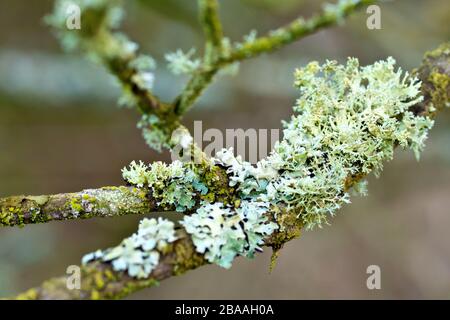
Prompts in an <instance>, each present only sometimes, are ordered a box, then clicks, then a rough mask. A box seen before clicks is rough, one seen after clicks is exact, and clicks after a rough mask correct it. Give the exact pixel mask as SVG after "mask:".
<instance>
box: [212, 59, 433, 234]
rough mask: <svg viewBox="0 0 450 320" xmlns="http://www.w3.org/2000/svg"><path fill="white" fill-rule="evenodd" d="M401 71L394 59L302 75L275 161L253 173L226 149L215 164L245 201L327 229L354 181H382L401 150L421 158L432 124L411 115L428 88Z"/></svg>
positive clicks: (331, 65)
mask: <svg viewBox="0 0 450 320" xmlns="http://www.w3.org/2000/svg"><path fill="white" fill-rule="evenodd" d="M394 65H395V61H394V59H392V58H388V59H387V60H386V61H379V62H376V63H374V64H373V65H369V66H366V67H360V66H359V62H358V60H357V59H355V58H349V59H348V61H347V64H346V65H338V64H337V63H336V62H334V61H328V62H327V63H325V64H324V65H322V66H320V65H319V64H318V63H317V62H312V63H310V64H308V65H307V66H306V67H305V68H302V69H298V70H297V71H296V73H295V77H296V81H295V85H296V87H297V88H298V90H299V92H300V98H299V99H298V100H297V104H296V105H295V107H294V111H295V114H294V115H293V116H292V118H291V119H290V121H288V122H284V128H285V129H284V132H283V133H284V138H283V139H282V140H281V141H279V142H278V143H277V144H276V145H275V147H274V150H273V151H272V153H271V154H270V156H269V157H268V158H267V159H264V160H262V161H260V162H259V163H258V164H257V166H256V167H254V166H252V165H251V164H250V163H247V162H245V161H242V159H241V158H240V157H239V156H238V157H235V156H234V154H233V151H232V150H222V151H220V152H219V153H218V154H217V155H216V158H215V160H214V161H215V163H216V164H218V165H221V166H223V167H225V168H226V169H227V173H228V175H229V176H230V186H233V187H235V188H237V190H238V192H239V193H240V196H241V197H242V198H244V199H246V198H247V199H255V200H259V201H264V202H268V203H271V204H274V205H284V206H286V207H287V208H288V209H289V210H294V211H297V212H298V218H299V219H301V221H302V223H303V224H304V225H305V227H306V228H307V229H311V228H313V227H315V226H321V225H322V224H324V223H327V221H328V218H329V217H330V216H332V215H334V213H335V212H336V211H337V209H339V208H340V207H341V205H342V204H344V203H347V202H349V195H348V193H347V192H346V187H347V184H348V177H352V176H356V175H360V174H363V175H366V174H368V173H370V172H375V174H376V175H378V174H379V172H380V171H381V169H382V167H383V162H384V161H386V160H390V159H392V157H393V151H394V147H395V146H396V145H400V146H401V147H404V148H406V147H409V148H411V149H412V150H413V151H414V153H415V155H416V157H417V158H418V157H419V154H420V151H421V150H422V148H423V146H424V141H425V139H426V137H427V131H428V130H429V129H430V128H431V127H432V125H433V121H432V120H431V119H430V118H428V117H422V116H415V115H414V114H413V113H412V112H410V111H409V108H410V107H411V106H413V105H415V104H417V103H418V102H420V101H421V100H422V96H421V95H420V86H421V83H420V82H419V81H418V80H417V79H416V78H412V77H410V76H409V75H408V74H407V73H406V74H403V73H402V71H401V70H400V69H399V70H395V69H394ZM359 186H361V185H359ZM361 190H362V191H364V189H361Z"/></svg>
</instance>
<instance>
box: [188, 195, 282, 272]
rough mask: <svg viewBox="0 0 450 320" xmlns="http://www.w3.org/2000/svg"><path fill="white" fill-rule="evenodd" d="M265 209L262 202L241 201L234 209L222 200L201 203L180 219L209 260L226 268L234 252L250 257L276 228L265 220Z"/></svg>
mask: <svg viewBox="0 0 450 320" xmlns="http://www.w3.org/2000/svg"><path fill="white" fill-rule="evenodd" d="M266 212H267V205H266V204H265V203H263V202H252V201H243V202H242V203H241V205H240V207H239V208H236V209H235V210H234V209H233V208H230V207H227V206H224V205H223V204H222V203H214V204H210V203H204V204H203V205H202V206H201V207H200V208H199V209H197V211H196V213H194V214H192V215H190V216H185V217H184V219H183V221H181V222H180V223H181V224H182V225H183V226H184V227H185V229H186V231H187V232H188V233H189V234H190V235H191V237H192V241H193V242H194V245H195V247H196V250H197V251H198V252H200V253H202V254H204V255H205V258H206V259H207V260H208V261H209V262H212V263H216V264H218V265H219V266H222V267H224V268H229V267H231V263H232V262H233V260H234V258H235V257H236V256H237V255H242V256H246V257H249V258H252V257H253V256H254V254H255V252H256V251H261V250H262V249H261V247H260V246H261V245H262V244H263V243H264V239H265V238H266V237H267V236H268V235H270V234H271V233H272V232H273V231H274V230H275V229H277V228H278V226H277V225H276V224H275V223H273V222H269V221H268V219H267V216H265V213H266Z"/></svg>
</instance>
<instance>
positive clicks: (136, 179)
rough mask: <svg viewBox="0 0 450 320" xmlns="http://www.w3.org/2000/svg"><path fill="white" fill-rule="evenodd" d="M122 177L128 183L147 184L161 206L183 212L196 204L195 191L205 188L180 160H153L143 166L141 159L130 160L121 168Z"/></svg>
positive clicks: (140, 185)
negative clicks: (128, 164)
mask: <svg viewBox="0 0 450 320" xmlns="http://www.w3.org/2000/svg"><path fill="white" fill-rule="evenodd" d="M122 174H123V178H124V179H125V180H126V181H127V182H129V183H130V184H133V185H136V186H139V187H142V186H145V187H148V188H149V189H150V191H151V195H152V197H153V198H154V199H156V200H157V201H158V205H159V206H161V207H168V208H170V207H175V210H176V211H179V212H183V211H186V210H188V209H192V208H193V207H194V205H195V204H196V199H195V197H196V195H197V194H199V195H205V194H206V193H207V192H208V188H207V187H206V185H205V184H204V183H203V182H202V181H201V180H200V177H199V176H198V175H197V174H196V173H195V172H194V171H193V170H192V169H190V168H189V167H188V166H187V165H186V164H183V163H182V162H181V161H174V162H172V163H171V164H170V165H167V164H165V163H163V162H154V163H152V164H151V165H149V166H146V165H145V164H144V163H143V162H140V163H139V164H137V163H136V162H134V161H133V162H132V163H131V165H130V167H129V168H124V169H123V170H122Z"/></svg>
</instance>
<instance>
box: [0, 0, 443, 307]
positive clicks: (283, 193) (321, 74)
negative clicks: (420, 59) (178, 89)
mask: <svg viewBox="0 0 450 320" xmlns="http://www.w3.org/2000/svg"><path fill="white" fill-rule="evenodd" d="M373 2H375V1H372V0H339V1H338V2H337V3H336V4H335V5H327V6H325V7H324V10H323V12H322V13H320V14H318V15H315V16H313V17H312V18H310V19H302V18H299V19H296V20H294V21H293V22H292V23H290V24H288V25H286V26H284V27H282V28H279V29H276V30H274V31H271V32H269V33H268V34H267V35H265V36H261V37H257V34H256V32H255V31H252V32H251V33H250V34H249V35H248V36H246V37H244V40H243V42H241V43H239V42H237V43H232V42H231V40H230V39H228V38H226V37H224V35H223V31H222V26H221V24H220V19H219V15H218V2H217V0H199V10H200V20H201V22H202V25H203V29H204V32H205V36H206V47H205V55H204V57H203V58H196V57H194V54H195V50H191V51H188V52H187V53H183V52H182V51H181V50H179V51H176V52H175V53H173V54H167V55H166V59H167V60H168V62H169V65H168V67H169V69H170V70H171V71H172V72H173V73H175V74H190V75H191V80H190V81H189V82H188V84H187V85H186V88H185V89H184V90H183V92H182V93H181V94H180V95H179V97H177V99H176V100H175V101H174V102H173V103H170V104H166V103H162V102H161V101H159V99H157V98H156V97H155V96H154V95H153V93H152V87H153V82H154V75H153V70H154V69H155V67H156V64H155V61H154V60H153V59H152V58H151V57H150V56H145V55H141V54H139V53H138V46H137V44H135V43H133V42H131V41H130V40H128V39H127V37H126V36H125V35H123V34H122V33H120V32H118V31H117V29H118V27H119V24H120V21H121V18H122V16H123V11H122V8H121V6H120V5H121V3H122V1H120V0H111V1H108V0H74V1H67V0H57V1H56V4H55V10H54V13H53V15H51V16H49V17H48V18H47V22H48V23H49V24H51V25H52V26H54V27H55V29H56V31H57V34H58V36H59V38H60V40H61V42H62V44H63V46H64V47H65V48H66V49H69V50H77V51H82V52H84V53H85V54H87V55H88V56H89V57H91V58H92V59H93V60H95V61H97V62H100V63H102V64H104V65H106V66H107V67H108V68H109V70H110V71H111V72H112V73H113V74H114V75H115V76H116V77H117V78H118V79H119V81H120V82H121V84H122V88H123V93H124V95H123V96H122V98H121V99H120V103H121V104H122V105H127V106H130V107H136V108H137V109H139V110H140V111H141V112H142V114H143V116H142V119H141V121H140V122H139V124H138V127H139V128H141V129H142V131H143V135H144V138H145V140H146V141H147V143H148V144H149V145H150V146H151V147H153V148H154V149H157V150H161V149H162V148H163V147H168V148H171V149H172V150H174V149H175V148H176V147H178V145H181V147H182V148H181V149H182V150H184V151H185V150H189V149H190V148H191V147H193V146H194V144H193V142H192V137H191V136H190V134H189V133H188V132H187V130H186V129H185V128H184V127H182V126H180V124H179V119H180V117H181V116H182V114H183V113H185V112H186V111H187V110H188V109H189V108H190V106H192V104H193V103H194V102H195V101H196V99H197V98H198V97H199V96H200V95H201V93H202V92H203V90H204V89H205V88H206V87H207V86H208V85H209V84H210V83H211V82H212V80H213V79H214V77H215V75H216V74H219V73H223V72H224V71H226V68H227V67H233V66H236V63H237V62H239V61H241V60H244V59H248V58H252V57H255V56H256V55H259V54H261V53H264V52H270V51H273V50H275V49H277V48H279V47H281V46H283V45H286V44H288V43H291V42H293V41H295V40H297V39H299V38H301V37H303V36H306V35H308V34H311V33H312V32H314V31H317V30H319V29H321V28H323V27H326V26H330V25H331V24H335V23H341V22H342V21H343V19H344V18H345V17H346V16H347V15H348V14H349V13H351V12H353V11H354V10H356V9H357V8H359V7H361V6H363V5H365V4H371V3H373ZM69 3H75V4H77V5H79V7H80V8H81V12H82V18H83V28H82V29H81V30H71V31H68V30H67V28H66V26H65V22H66V12H67V11H66V9H67V7H66V6H67V5H68V4H69ZM444 48H446V49H445V50H447V51H445V54H444V55H441V51H442V50H441V51H439V52H440V53H439V54H436V55H437V57H434V56H433V57H431V58H433V59H434V58H436V59H444V60H445V65H447V66H448V56H449V51H448V44H447V45H446V47H444ZM444 56H445V57H444ZM428 58H430V57H428ZM431 58H430V59H431ZM394 64H395V61H394V60H393V59H392V58H388V59H387V60H386V61H379V62H376V63H374V64H373V65H370V66H366V67H360V66H359V62H358V60H357V59H354V58H349V59H348V61H347V63H346V65H339V64H337V63H336V62H334V61H327V62H326V63H325V64H324V65H319V64H318V63H317V62H312V63H310V64H308V65H307V66H306V67H304V68H301V69H298V70H297V71H296V73H295V77H296V82H295V86H296V87H297V89H298V91H299V94H300V97H299V99H298V100H297V103H296V105H295V106H294V115H293V116H292V117H291V119H290V120H289V121H286V122H284V137H283V139H282V140H281V141H279V142H278V143H277V144H276V145H275V147H274V150H273V151H272V152H271V154H270V155H269V157H267V158H266V159H263V160H261V161H260V162H259V163H258V164H257V165H256V166H252V165H251V164H250V163H248V162H245V161H243V160H242V159H241V158H240V157H239V156H235V155H234V154H233V150H226V149H223V150H221V151H220V152H218V153H217V154H216V155H215V157H214V158H213V159H208V158H206V157H205V155H204V154H203V153H202V152H201V150H198V149H195V148H192V149H193V150H194V151H192V152H189V153H188V155H195V156H199V158H200V159H201V162H200V164H199V163H198V162H195V161H192V162H184V163H182V162H179V161H175V162H173V163H172V164H169V165H167V164H164V163H161V162H155V163H153V164H150V165H146V164H144V163H142V162H139V163H137V162H132V163H131V164H130V166H129V168H124V169H123V170H122V174H123V177H124V179H125V180H126V181H127V182H128V184H130V185H131V187H121V188H122V189H117V190H116V189H111V190H110V189H108V190H103V189H99V190H86V191H85V192H82V193H80V194H67V195H64V194H62V195H57V196H54V197H50V198H45V203H44V202H43V201H41V198H39V199H36V198H30V197H25V198H24V197H20V198H18V199H15V198H14V199H12V198H11V199H6V200H2V201H3V202H0V206H1V208H2V211H1V215H0V218H1V221H0V222H2V221H6V222H7V223H8V225H15V224H23V223H27V221H31V222H32V223H35V222H43V221H49V220H52V219H55V218H56V219H58V220H64V219H66V215H67V213H69V215H68V216H69V217H70V218H78V217H82V218H84V217H91V216H110V215H114V214H117V215H121V214H128V213H132V214H134V213H143V212H144V211H146V208H148V207H151V208H152V210H153V211H155V210H158V209H163V210H175V211H177V212H179V213H181V214H182V215H181V218H180V224H181V227H179V228H176V227H175V224H174V223H172V222H170V221H167V220H164V219H161V218H160V219H158V220H156V219H144V220H143V221H141V224H140V225H139V229H138V231H137V233H136V234H134V235H132V236H131V237H129V238H127V239H125V240H124V241H122V242H121V243H120V244H119V245H118V246H116V247H113V248H110V249H106V250H104V251H101V250H98V251H96V252H93V253H91V254H88V255H87V256H85V257H84V258H83V263H84V264H85V266H84V267H83V270H88V271H86V272H87V273H86V281H85V283H84V287H83V290H81V291H80V293H79V294H77V295H75V296H77V297H81V296H83V295H85V294H89V296H90V297H91V298H98V297H119V296H123V295H124V294H126V293H128V292H129V291H134V290H137V289H139V288H143V287H146V286H149V285H152V284H154V281H153V280H155V279H163V278H165V277H168V276H170V275H173V274H180V273H183V272H184V271H186V270H188V269H192V268H196V267H198V266H200V265H203V264H204V263H205V261H208V262H210V263H216V264H218V265H220V266H222V267H225V268H229V267H230V266H231V264H232V262H233V260H234V259H235V258H236V257H237V256H245V257H250V258H251V257H253V256H254V254H255V253H256V252H258V251H260V250H261V247H262V246H263V245H270V246H272V247H273V248H274V249H275V250H278V249H279V248H280V247H281V246H282V245H283V244H284V243H285V242H286V241H288V240H290V239H292V238H293V237H296V236H298V232H299V228H302V227H306V228H309V229H311V228H313V227H316V226H321V225H322V224H323V223H327V221H328V219H329V217H331V216H332V215H334V214H335V212H336V210H337V209H338V208H339V207H340V206H341V205H342V204H344V203H347V202H349V195H348V193H347V191H348V189H349V187H354V188H355V189H357V190H358V191H360V193H364V192H365V182H364V181H361V178H363V177H364V176H366V175H367V174H368V173H370V172H374V173H375V174H377V175H378V174H379V172H380V170H381V169H382V165H383V162H384V161H387V160H390V159H392V157H393V150H394V148H395V147H396V146H397V145H399V146H402V147H404V148H406V147H409V148H411V149H412V150H413V151H414V153H415V154H416V157H418V156H419V153H420V151H421V150H422V148H423V145H424V141H425V139H426V137H427V131H428V130H429V129H430V128H431V127H432V125H433V121H432V120H431V119H430V118H429V117H428V115H430V114H433V113H434V112H435V111H436V110H438V109H440V108H441V107H442V105H446V106H448V105H449V102H448V86H449V80H448V79H449V78H448V71H447V70H444V71H442V70H441V69H440V68H441V67H436V66H435V64H432V63H430V65H433V66H431V67H430V68H432V70H429V69H428V66H425V67H422V68H421V70H419V74H420V76H421V80H422V83H421V82H420V81H418V80H417V79H416V78H414V77H412V76H410V75H408V74H403V73H402V72H401V70H395V68H394ZM232 69H233V68H232ZM427 75H429V76H427ZM430 84H431V85H430ZM430 86H431V87H432V88H431V89H432V90H431V89H430V90H428V89H429V87H430ZM424 88H425V89H424ZM421 89H422V94H421V92H420V91H421ZM430 95H431V96H430ZM423 97H425V98H423ZM422 104H426V106H421V105H422ZM419 109H420V110H419ZM177 132H178V133H177ZM172 133H175V134H173V135H172ZM20 199H26V201H25V203H24V202H23V201H22V200H20ZM60 199H64V201H63V202H62V204H63V205H62V207H61V208H60V207H55V206H54V204H55V205H59V204H60V203H61V201H60ZM99 199H100V200H101V201H99ZM19 200H20V203H18V201H19ZM5 201H6V202H5ZM11 201H12V202H11ZM3 203H5V204H6V206H4V205H3ZM108 203H109V204H108ZM12 204H13V205H14V206H13V205H12ZM124 206H129V207H130V208H124ZM22 207H25V209H26V212H23V211H22V210H23V208H22ZM36 208H37V209H38V210H39V211H36ZM60 209H62V210H60ZM55 210H56V211H58V212H53V211H55ZM59 211H61V212H62V213H61V214H59ZM42 213H43V214H42ZM290 228H291V229H292V230H289V231H288V229H290ZM98 268H100V269H101V270H100V271H99V273H97V269H98ZM158 268H159V269H158ZM110 269H112V270H113V271H116V273H115V274H113V275H111V274H110V273H111V272H110ZM102 270H106V271H107V272H106V271H105V273H108V276H107V277H108V278H109V279H110V280H109V281H110V286H106V287H107V288H106V289H105V285H104V284H102V285H100V286H98V288H97V287H95V288H94V289H92V288H89V286H90V282H91V281H93V282H95V283H96V282H102V281H98V279H97V278H98V277H100V278H101V279H103V271H102ZM124 275H125V276H124ZM60 280H61V279H56V280H55V281H54V282H53V281H49V283H48V285H53V283H55V284H56V286H57V287H58V288H59V287H60V286H61V281H60ZM128 286H132V287H133V289H130V288H129V287H128ZM91 289H92V290H91ZM97 289H99V290H100V291H98V290H97ZM53 291H54V290H53V289H49V287H45V288H44V287H42V288H41V289H40V291H39V292H40V293H37V291H30V294H27V295H26V297H29V296H33V297H35V296H37V295H39V294H41V293H43V292H45V293H47V292H50V294H51V295H52V294H53V293H54V292H53ZM116 291H117V292H116ZM100 292H102V293H100ZM69 296H71V295H69Z"/></svg>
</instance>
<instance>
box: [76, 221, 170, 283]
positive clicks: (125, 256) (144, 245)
mask: <svg viewBox="0 0 450 320" xmlns="http://www.w3.org/2000/svg"><path fill="white" fill-rule="evenodd" d="M174 227H175V225H174V223H173V222H171V221H169V220H165V219H162V218H158V220H156V219H143V220H142V221H141V222H140V224H139V229H138V231H137V233H135V234H133V235H132V236H131V237H129V238H127V239H125V240H123V241H122V243H121V244H120V245H118V246H117V247H114V248H110V249H107V250H105V251H100V250H97V251H95V252H93V253H90V254H87V255H85V256H84V257H83V259H82V263H83V264H87V263H89V262H91V261H94V260H101V261H103V262H109V263H111V265H112V268H113V270H115V271H125V272H127V273H128V275H129V276H130V277H135V278H138V279H143V278H147V277H148V276H149V275H150V273H151V272H152V271H153V269H154V268H155V267H156V266H157V265H158V262H159V257H160V254H161V253H165V252H166V250H167V249H168V246H169V244H170V243H172V242H174V241H175V240H176V239H177V238H176V236H175V229H174Z"/></svg>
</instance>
